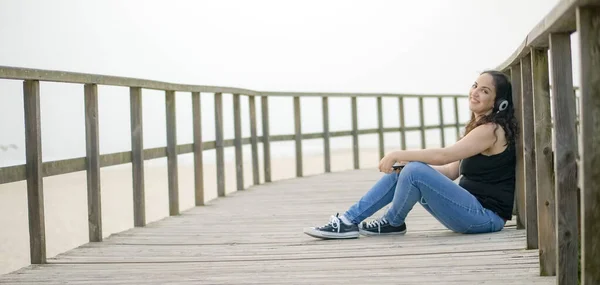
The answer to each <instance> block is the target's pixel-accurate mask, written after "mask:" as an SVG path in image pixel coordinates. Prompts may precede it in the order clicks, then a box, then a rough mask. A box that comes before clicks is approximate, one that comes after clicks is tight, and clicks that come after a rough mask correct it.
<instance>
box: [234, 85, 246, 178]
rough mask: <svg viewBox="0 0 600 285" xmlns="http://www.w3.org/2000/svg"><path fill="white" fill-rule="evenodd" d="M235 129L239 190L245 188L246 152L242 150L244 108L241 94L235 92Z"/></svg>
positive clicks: (236, 174)
mask: <svg viewBox="0 0 600 285" xmlns="http://www.w3.org/2000/svg"><path fill="white" fill-rule="evenodd" d="M233 129H234V140H233V141H234V143H233V144H234V145H235V178H236V179H235V181H236V183H237V184H236V185H237V190H244V154H243V152H242V108H241V105H240V94H233Z"/></svg>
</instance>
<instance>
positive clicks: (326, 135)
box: [322, 97, 331, 173]
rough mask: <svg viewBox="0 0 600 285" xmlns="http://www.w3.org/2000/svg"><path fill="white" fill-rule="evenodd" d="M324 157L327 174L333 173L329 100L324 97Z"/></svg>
mask: <svg viewBox="0 0 600 285" xmlns="http://www.w3.org/2000/svg"><path fill="white" fill-rule="evenodd" d="M322 107H323V157H324V159H325V163H324V165H325V173H328V172H331V146H330V144H329V100H328V98H327V97H323V101H322Z"/></svg>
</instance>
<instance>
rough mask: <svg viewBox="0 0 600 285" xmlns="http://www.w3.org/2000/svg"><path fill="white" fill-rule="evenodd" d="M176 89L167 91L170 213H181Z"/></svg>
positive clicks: (173, 214) (172, 214)
mask: <svg viewBox="0 0 600 285" xmlns="http://www.w3.org/2000/svg"><path fill="white" fill-rule="evenodd" d="M175 100H176V99H175V91H170V90H168V91H165V108H166V112H165V114H166V117H167V166H168V169H167V176H168V177H169V178H168V183H169V215H171V216H175V215H179V179H178V167H177V164H178V163H177V111H176V104H175Z"/></svg>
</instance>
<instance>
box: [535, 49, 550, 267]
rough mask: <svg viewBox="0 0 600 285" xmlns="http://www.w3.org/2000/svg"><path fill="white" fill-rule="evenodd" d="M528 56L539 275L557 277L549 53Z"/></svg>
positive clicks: (542, 51)
mask: <svg viewBox="0 0 600 285" xmlns="http://www.w3.org/2000/svg"><path fill="white" fill-rule="evenodd" d="M531 55H532V57H531V67H532V72H533V117H534V121H535V125H534V129H535V150H536V156H535V173H536V180H537V181H536V187H537V204H538V214H537V216H538V239H539V241H538V243H539V249H540V250H539V252H540V274H541V275H542V276H554V275H556V235H555V223H556V222H555V197H554V196H555V195H554V193H555V188H554V168H553V167H554V166H553V165H554V163H553V159H554V155H553V152H552V125H551V117H550V78H549V75H548V74H549V72H548V50H547V49H531Z"/></svg>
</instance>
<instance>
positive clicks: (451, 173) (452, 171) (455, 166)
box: [431, 161, 460, 180]
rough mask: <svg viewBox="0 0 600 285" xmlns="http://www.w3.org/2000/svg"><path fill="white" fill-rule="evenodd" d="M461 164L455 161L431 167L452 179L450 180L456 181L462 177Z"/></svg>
mask: <svg viewBox="0 0 600 285" xmlns="http://www.w3.org/2000/svg"><path fill="white" fill-rule="evenodd" d="M459 164H460V161H455V162H451V163H448V164H444V165H431V167H432V168H433V169H435V170H437V171H439V172H440V173H441V174H444V176H446V177H448V178H450V180H456V179H457V178H458V176H460V171H459Z"/></svg>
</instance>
